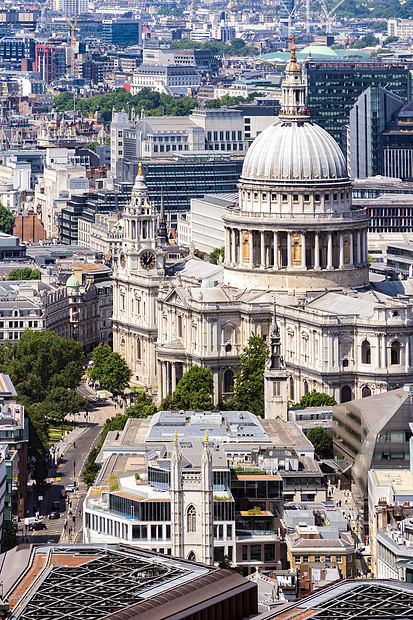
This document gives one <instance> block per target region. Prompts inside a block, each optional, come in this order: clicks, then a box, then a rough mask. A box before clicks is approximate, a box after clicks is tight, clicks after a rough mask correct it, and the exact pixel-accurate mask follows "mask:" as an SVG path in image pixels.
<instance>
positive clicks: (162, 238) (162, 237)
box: [158, 187, 169, 245]
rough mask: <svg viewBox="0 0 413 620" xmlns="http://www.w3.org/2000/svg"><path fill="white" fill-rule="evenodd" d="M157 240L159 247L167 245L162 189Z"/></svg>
mask: <svg viewBox="0 0 413 620" xmlns="http://www.w3.org/2000/svg"><path fill="white" fill-rule="evenodd" d="M158 239H159V243H160V245H168V243H169V240H168V230H167V227H166V219H165V210H164V206H163V187H161V209H160V212H159V225H158Z"/></svg>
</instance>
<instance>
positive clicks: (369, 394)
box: [361, 385, 371, 398]
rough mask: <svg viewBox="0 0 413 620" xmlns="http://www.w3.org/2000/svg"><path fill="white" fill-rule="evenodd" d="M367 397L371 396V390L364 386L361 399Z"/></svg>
mask: <svg viewBox="0 0 413 620" xmlns="http://www.w3.org/2000/svg"><path fill="white" fill-rule="evenodd" d="M368 396H371V389H370V388H369V386H368V385H365V386H364V387H363V389H362V390H361V398H367V397H368Z"/></svg>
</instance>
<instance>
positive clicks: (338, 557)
mask: <svg viewBox="0 0 413 620" xmlns="http://www.w3.org/2000/svg"><path fill="white" fill-rule="evenodd" d="M342 561H343V558H342V557H341V555H336V562H337V564H341V562H342Z"/></svg>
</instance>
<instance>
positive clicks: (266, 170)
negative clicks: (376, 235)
mask: <svg viewBox="0 0 413 620" xmlns="http://www.w3.org/2000/svg"><path fill="white" fill-rule="evenodd" d="M305 92H306V86H305V82H304V80H303V76H302V72H301V67H300V65H299V64H298V63H297V61H296V57H295V48H294V47H293V49H292V54H291V60H290V63H289V65H288V66H287V69H286V76H285V79H284V82H283V107H282V109H281V112H280V116H279V119H278V120H277V122H276V123H274V125H271V126H270V127H268V128H267V129H265V130H264V131H263V132H262V133H261V134H260V135H259V136H258V137H257V138H256V139H255V141H254V142H253V144H252V145H251V147H250V149H249V150H248V153H247V155H246V157H245V161H244V165H243V169H242V174H241V177H240V180H239V184H238V187H239V206H238V208H236V209H234V208H229V209H227V210H226V212H225V215H224V224H225V229H226V247H225V263H224V265H225V278H224V281H225V283H226V284H229V285H231V286H235V287H237V288H244V287H247V288H263V289H269V288H270V289H275V290H285V291H287V290H290V291H292V290H295V291H297V290H305V291H308V290H323V289H325V288H328V289H331V288H341V287H349V286H351V287H361V286H364V285H366V284H367V283H368V260H367V228H368V218H367V216H366V212H365V211H364V210H352V208H351V183H350V179H349V177H348V174H347V168H346V162H345V159H344V155H343V153H342V151H341V149H340V147H339V146H338V144H337V143H336V142H335V140H334V139H333V138H332V137H331V136H330V134H329V133H327V132H326V131H325V130H324V129H322V128H321V127H319V126H318V125H315V124H313V123H312V122H311V120H310V117H309V115H308V112H307V110H306V108H305Z"/></svg>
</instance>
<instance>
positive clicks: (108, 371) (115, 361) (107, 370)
mask: <svg viewBox="0 0 413 620" xmlns="http://www.w3.org/2000/svg"><path fill="white" fill-rule="evenodd" d="M131 376H132V373H131V371H130V369H129V366H128V365H127V363H126V362H125V360H124V359H123V357H121V356H120V355H119V353H111V354H110V355H109V357H108V358H107V360H106V362H105V363H104V366H103V368H102V374H101V376H100V378H99V382H100V385H101V386H102V387H103V388H104V389H105V390H108V391H109V392H112V394H118V393H119V392H121V391H122V390H124V389H125V388H126V387H128V385H129V380H130V378H131Z"/></svg>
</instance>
